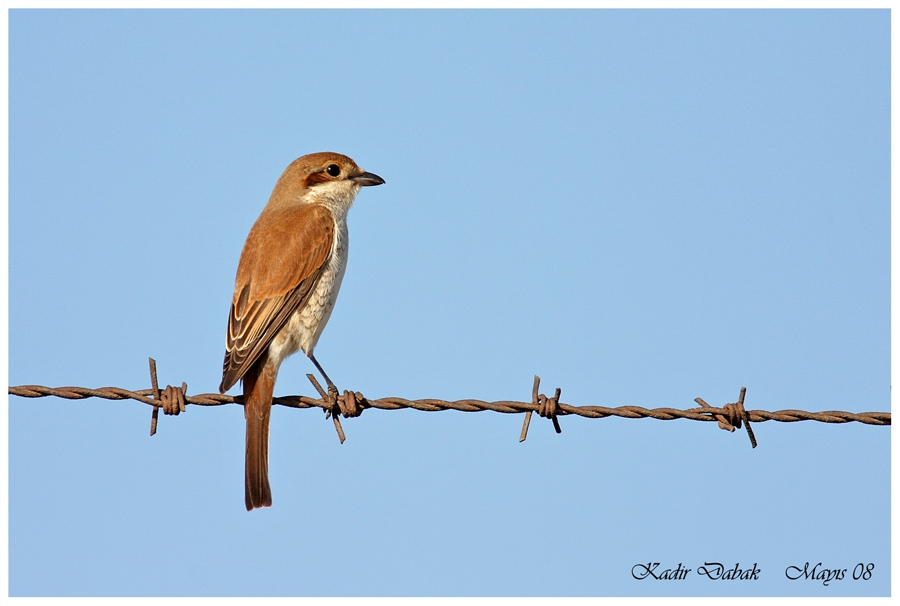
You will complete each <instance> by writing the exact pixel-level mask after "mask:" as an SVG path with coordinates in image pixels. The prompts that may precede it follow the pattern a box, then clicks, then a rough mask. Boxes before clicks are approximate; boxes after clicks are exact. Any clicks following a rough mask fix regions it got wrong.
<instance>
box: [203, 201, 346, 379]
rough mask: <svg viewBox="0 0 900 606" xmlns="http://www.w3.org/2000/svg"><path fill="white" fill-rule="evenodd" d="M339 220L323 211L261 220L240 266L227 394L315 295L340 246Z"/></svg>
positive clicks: (228, 343) (298, 210) (305, 209)
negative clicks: (334, 250) (334, 247)
mask: <svg viewBox="0 0 900 606" xmlns="http://www.w3.org/2000/svg"><path fill="white" fill-rule="evenodd" d="M334 229H335V228H334V218H333V217H332V215H331V213H330V212H329V211H328V210H327V209H326V208H324V207H322V206H319V205H303V206H299V207H295V208H292V209H289V210H286V211H279V212H273V213H269V214H266V213H264V214H263V216H261V217H260V218H259V219H258V220H257V222H256V224H255V225H254V226H253V229H251V230H250V235H248V236H247V242H246V243H245V244H244V250H243V252H242V253H241V260H240V262H239V263H238V272H237V279H236V280H235V286H234V296H233V297H232V300H231V313H230V314H229V316H228V334H227V335H226V337H225V363H224V365H223V368H222V384H221V385H220V386H219V391H220V392H222V393H225V392H226V391H228V390H229V389H230V388H231V386H232V385H234V384H235V383H237V382H238V380H239V379H240V378H241V377H243V376H244V374H245V373H246V372H247V370H248V369H249V368H250V367H251V366H252V365H253V364H254V363H255V362H256V361H257V360H258V359H259V357H260V356H262V355H263V353H264V352H265V351H266V350H267V349H268V347H269V344H270V343H271V342H272V339H274V338H275V335H277V334H278V332H279V331H280V330H281V329H282V328H283V327H284V325H285V324H287V322H288V320H289V319H290V318H291V316H292V315H293V314H294V312H295V311H297V310H298V309H300V308H301V307H303V305H305V304H306V301H307V300H308V299H309V296H310V293H311V292H312V291H313V289H314V287H315V285H316V283H317V282H318V281H319V277H320V276H321V275H322V271H323V269H324V267H325V263H326V261H327V260H328V256H329V254H330V253H331V248H332V244H333V242H334Z"/></svg>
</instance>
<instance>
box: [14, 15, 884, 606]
mask: <svg viewBox="0 0 900 606" xmlns="http://www.w3.org/2000/svg"><path fill="white" fill-rule="evenodd" d="M325 150H331V151H337V152H341V153H344V154H347V155H349V156H351V157H353V158H354V159H355V160H356V161H357V162H358V163H359V164H360V165H361V166H363V167H364V168H365V169H366V170H369V171H372V172H375V173H377V174H379V175H381V176H382V177H384V178H385V180H386V184H385V185H384V186H381V187H378V188H369V189H366V190H364V191H362V192H361V194H360V196H359V198H358V200H357V202H356V204H355V205H354V208H353V209H352V211H351V213H350V217H349V222H350V238H351V246H350V261H349V265H348V269H347V273H346V276H345V278H344V283H343V287H342V289H341V294H340V298H339V300H338V303H337V307H336V309H335V311H334V314H333V316H332V318H331V321H330V323H329V325H328V327H327V328H326V329H325V332H324V334H323V336H322V338H321V340H320V342H319V345H318V347H317V349H316V357H317V358H318V359H319V361H320V362H321V363H322V364H323V366H324V367H325V368H326V369H327V370H328V372H329V375H330V376H331V377H332V378H333V379H334V380H335V382H336V383H337V385H338V387H339V388H341V389H353V390H358V391H361V392H363V393H364V394H366V395H367V396H369V397H373V398H374V397H382V396H400V397H405V398H411V399H412V398H442V399H451V400H452V399H460V398H478V399H484V400H506V399H516V400H527V399H529V398H530V391H531V382H532V377H533V375H535V374H538V375H540V376H541V377H542V379H543V383H542V387H543V391H545V392H548V393H550V392H552V389H553V388H554V387H556V386H559V387H561V388H562V395H563V397H562V400H563V401H564V402H566V403H569V404H574V405H589V404H592V405H603V406H620V405H625V404H633V405H640V406H645V407H649V408H655V407H675V408H689V407H691V406H693V405H694V404H693V399H694V398H695V397H698V396H700V397H703V398H704V399H705V400H706V401H708V402H710V403H711V404H713V405H721V404H724V403H726V402H733V401H734V400H735V399H736V398H737V395H738V391H739V389H740V388H741V387H742V386H746V387H747V401H746V404H747V407H748V408H749V409H763V410H780V409H789V408H796V409H801V410H811V411H816V410H849V411H869V410H877V411H885V410H890V368H889V365H890V290H889V289H890V227H889V220H890V14H889V13H888V12H887V11H833V12H831V11H602V10H596V11H356V10H340V11H308V10H304V11H299V10H298V11H259V12H258V11H153V12H147V11H21V10H17V11H12V12H11V13H10V14H9V381H10V384H11V385H20V384H32V383H34V384H42V385H50V386H61V385H81V386H87V387H100V386H106V385H114V386H120V387H126V388H131V389H143V388H147V387H149V380H148V372H147V358H148V356H153V357H154V358H156V359H157V361H158V365H159V377H160V381H161V382H162V383H163V384H166V383H172V384H180V383H181V382H182V381H186V382H187V384H188V392H189V393H204V392H213V391H215V390H216V388H217V386H218V383H219V380H220V379H221V363H222V356H223V353H224V335H225V328H226V320H227V313H228V305H229V302H230V297H231V292H232V288H233V284H234V273H235V269H236V267H237V260H238V256H239V254H240V250H241V246H242V245H243V241H244V238H245V237H246V235H247V232H248V231H249V229H250V226H251V225H252V223H253V221H254V220H255V218H256V217H257V215H258V214H259V212H260V210H261V209H262V207H263V206H264V204H265V202H266V200H267V198H268V195H269V193H270V192H271V189H272V187H273V185H274V183H275V181H276V180H277V178H278V176H279V175H280V173H281V171H282V170H283V169H284V168H285V167H286V166H287V165H288V164H289V163H290V162H291V161H292V160H293V159H294V158H296V157H298V156H300V155H303V154H305V153H310V152H315V151H325ZM313 370H314V368H313V366H312V364H311V363H310V362H309V361H308V360H307V359H305V358H304V357H303V356H302V355H301V356H295V357H293V358H291V359H290V360H289V361H288V362H286V363H285V364H284V366H283V367H282V370H281V374H280V376H279V380H278V384H277V386H276V394H279V395H288V394H298V393H299V394H307V395H313V392H312V389H311V387H310V386H309V384H308V383H307V381H306V379H305V376H304V375H305V374H306V373H307V372H312V371H313ZM236 391H237V390H236V389H235V390H232V393H236ZM242 414H243V411H242V410H241V408H240V407H238V406H225V407H219V408H200V407H189V408H188V410H187V412H186V413H185V414H183V415H181V416H179V417H178V418H171V417H163V418H161V419H160V427H159V432H158V434H157V435H156V436H154V437H152V438H151V437H150V436H149V435H148V427H149V421H150V409H149V407H147V406H146V405H143V404H140V403H137V402H108V401H101V400H85V401H80V402H72V401H66V400H60V399H53V398H47V399H40V400H27V399H21V398H15V397H10V399H9V591H10V594H11V595H54V596H55V595H162V596H166V595H214V596H218V595H239V596H247V595H310V596H327V595H350V596H366V595H454V596H471V595H489V596H490V595H514V596H518V595H534V596H546V595H570V596H583V595H587V596H593V595H599V596H622V595H735V596H739V595H740V596H742V595H751V596H752V595H756V596H771V595H810V596H846V595H888V594H889V593H890V578H889V570H890V566H891V559H890V536H889V535H890V532H889V529H890V430H889V429H887V428H882V427H869V426H863V425H859V424H849V425H826V424H821V423H812V422H805V423H793V424H779V423H775V422H767V423H761V424H757V425H756V427H755V430H756V435H757V438H758V439H759V447H758V448H757V449H755V450H751V448H750V446H749V443H748V440H747V438H746V435H745V434H744V433H743V432H740V433H735V434H729V433H726V432H724V431H721V430H719V429H718V428H717V427H716V426H715V424H712V423H697V422H692V421H665V422H663V421H655V420H649V419H645V420H626V419H606V420H588V419H580V418H571V417H563V418H562V419H561V425H562V429H563V432H562V434H561V435H556V434H555V433H554V432H553V429H552V426H551V424H550V423H549V422H547V421H546V420H544V419H539V418H535V419H534V420H533V421H532V425H531V430H530V432H529V436H528V440H527V441H526V442H524V443H521V444H520V443H518V441H517V440H518V435H519V430H520V428H521V423H522V416H521V415H502V414H496V413H480V414H473V413H458V412H442V413H423V412H417V411H394V412H385V411H377V410H370V411H366V412H365V413H364V414H363V415H362V416H361V417H360V418H358V419H350V420H345V421H344V430H345V431H346V433H347V441H346V443H344V444H343V445H340V444H339V443H338V440H337V437H336V435H335V432H334V428H333V426H332V424H331V422H330V421H326V420H325V419H324V418H323V415H322V414H321V411H318V410H306V411H297V410H288V409H284V408H279V407H276V409H275V411H274V412H273V417H272V425H271V437H270V454H269V457H270V462H269V465H270V478H271V482H272V490H273V498H274V507H272V508H271V509H270V510H264V511H254V512H252V513H249V514H248V513H247V512H246V511H245V510H244V506H243V486H242V484H243V439H244V437H243V436H244V422H243V418H242ZM647 562H660V569H664V568H674V567H676V566H677V565H679V564H681V566H682V567H684V568H690V569H691V570H692V573H691V574H690V575H688V577H687V578H685V579H684V580H683V581H678V582H671V581H670V582H663V581H652V580H645V581H637V580H635V579H634V578H633V577H632V574H631V571H632V567H633V566H635V565H636V564H641V563H647ZM704 562H722V563H723V564H724V565H725V566H727V567H728V568H731V567H733V566H734V565H736V564H738V565H739V566H740V567H741V568H744V567H746V568H749V567H751V566H752V565H754V564H755V565H756V566H757V567H758V568H759V569H760V570H761V573H760V578H759V580H758V581H742V582H738V581H732V582H725V581H710V580H708V579H705V578H702V577H699V576H698V575H697V574H696V570H697V569H698V567H699V566H702V565H703V563H704ZM806 562H809V565H810V566H811V567H812V566H814V565H815V564H816V563H819V562H821V566H820V568H829V569H847V571H848V572H847V573H846V576H845V578H844V579H842V580H840V581H833V582H832V583H830V584H829V585H828V586H825V585H824V584H823V583H822V582H821V581H815V580H799V581H790V580H788V579H787V578H786V575H785V570H786V569H787V568H788V567H789V566H800V567H802V566H803V565H804V563H806ZM869 563H872V564H874V569H873V571H874V573H873V575H872V578H871V579H869V580H866V581H863V580H853V579H852V578H851V575H852V571H853V569H854V567H855V566H856V565H857V564H869Z"/></svg>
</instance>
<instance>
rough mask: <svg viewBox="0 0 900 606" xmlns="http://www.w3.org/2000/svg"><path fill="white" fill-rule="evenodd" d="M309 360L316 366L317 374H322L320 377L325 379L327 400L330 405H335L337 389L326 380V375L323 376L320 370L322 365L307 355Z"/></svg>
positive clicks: (313, 357) (329, 380)
mask: <svg viewBox="0 0 900 606" xmlns="http://www.w3.org/2000/svg"><path fill="white" fill-rule="evenodd" d="M309 359H310V360H312V363H313V364H315V365H316V368H318V369H319V372H320V373H322V376H323V377H324V378H325V383H327V384H328V399H329V400H330V403H331V404H332V405H336V404H337V399H338V389H337V387H335V386H334V383H332V382H331V379H329V378H328V375H327V374H325V371H324V370H323V369H322V365H321V364H319V362H318V361H317V360H316V357H315V356H314V355H312V353H310V354H309Z"/></svg>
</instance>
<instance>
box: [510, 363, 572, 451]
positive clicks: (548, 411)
mask: <svg viewBox="0 0 900 606" xmlns="http://www.w3.org/2000/svg"><path fill="white" fill-rule="evenodd" d="M540 387H541V378H540V377H539V376H537V375H534V384H533V385H532V387H531V405H532V406H533V407H534V408H533V410H528V411H526V412H525V421H523V422H522V433H520V434H519V442H520V443H521V442H524V441H525V438H527V437H528V427H529V425H531V413H532V412H534V411H535V410H536V411H537V413H538V414H539V415H540V416H542V417H544V418H545V419H552V420H553V429H555V430H556V433H562V429H560V427H559V420H558V419H557V418H556V408H557V405H558V404H559V394H560V393H561V391H560V389H559V387H557V388H556V393H555V394H554V395H553V397H552V398H548V397H547V396H545V395H544V394H542V393H538V390H539V389H540Z"/></svg>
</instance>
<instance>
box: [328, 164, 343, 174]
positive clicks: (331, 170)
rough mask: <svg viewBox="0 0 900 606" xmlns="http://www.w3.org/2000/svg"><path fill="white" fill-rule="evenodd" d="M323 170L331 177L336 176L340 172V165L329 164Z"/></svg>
mask: <svg viewBox="0 0 900 606" xmlns="http://www.w3.org/2000/svg"><path fill="white" fill-rule="evenodd" d="M325 172H326V173H328V174H329V175H331V176H332V177H337V176H338V175H339V174H341V167H340V166H338V165H337V164H331V165H329V166H328V168H326V169H325Z"/></svg>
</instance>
